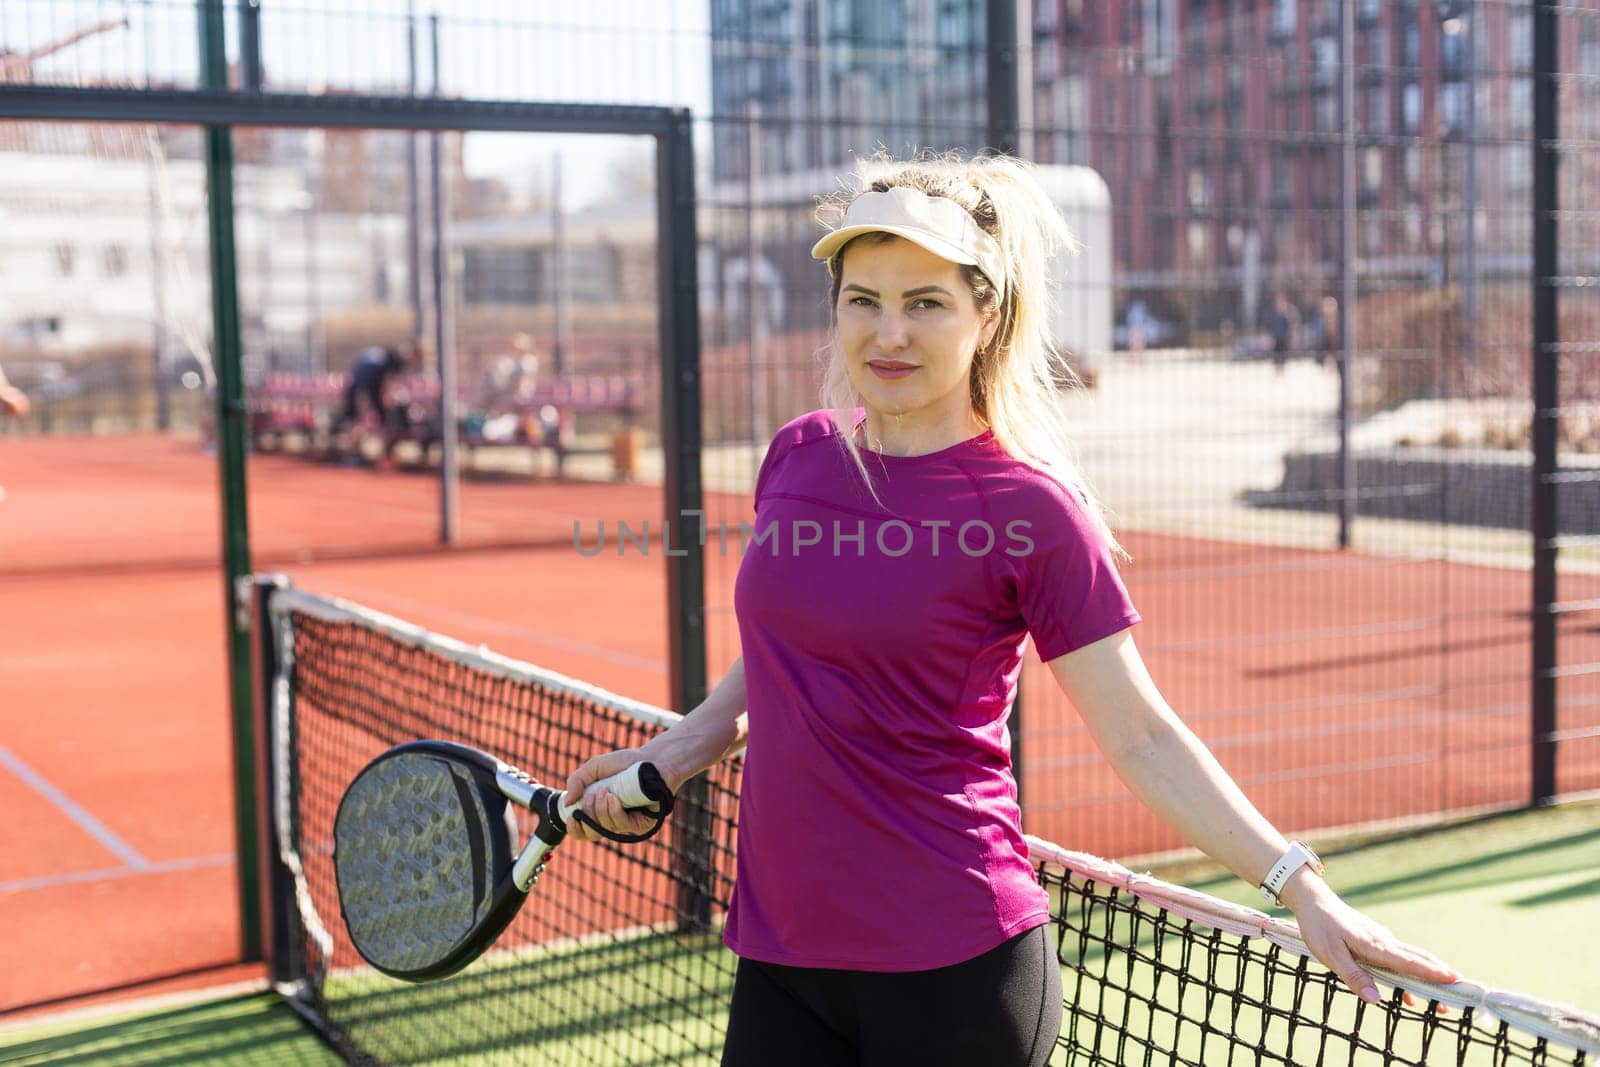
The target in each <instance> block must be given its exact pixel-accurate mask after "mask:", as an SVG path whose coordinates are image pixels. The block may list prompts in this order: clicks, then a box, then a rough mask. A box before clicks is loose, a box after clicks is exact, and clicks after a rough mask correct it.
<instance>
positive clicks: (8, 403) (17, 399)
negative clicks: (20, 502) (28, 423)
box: [0, 368, 28, 500]
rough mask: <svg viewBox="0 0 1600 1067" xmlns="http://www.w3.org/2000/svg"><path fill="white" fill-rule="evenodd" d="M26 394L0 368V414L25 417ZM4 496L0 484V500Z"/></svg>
mask: <svg viewBox="0 0 1600 1067" xmlns="http://www.w3.org/2000/svg"><path fill="white" fill-rule="evenodd" d="M27 414H28V394H27V393H24V392H23V391H22V390H21V389H18V388H17V387H16V386H14V385H12V384H11V383H10V382H8V381H6V372H5V369H4V368H0V416H3V417H5V418H12V419H21V418H26V417H27ZM5 498H6V487H5V486H3V485H0V500H4V499H5Z"/></svg>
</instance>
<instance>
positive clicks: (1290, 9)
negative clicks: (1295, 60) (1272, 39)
mask: <svg viewBox="0 0 1600 1067" xmlns="http://www.w3.org/2000/svg"><path fill="white" fill-rule="evenodd" d="M1299 6H1300V4H1299V0H1275V2H1274V3H1273V5H1272V32H1273V35H1274V36H1277V37H1293V36H1294V18H1295V9H1296V8H1298V7H1299Z"/></svg>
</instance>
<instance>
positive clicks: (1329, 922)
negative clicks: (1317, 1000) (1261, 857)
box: [1280, 870, 1461, 1013]
mask: <svg viewBox="0 0 1600 1067" xmlns="http://www.w3.org/2000/svg"><path fill="white" fill-rule="evenodd" d="M1280 899H1282V901H1283V903H1285V904H1287V905H1288V906H1289V907H1290V908H1292V909H1293V910H1294V915H1295V919H1296V921H1297V922H1298V923H1299V925H1300V937H1301V939H1302V940H1304V941H1305V943H1306V947H1307V948H1309V949H1310V950H1311V954H1312V955H1314V956H1315V957H1316V958H1317V959H1319V960H1321V961H1322V962H1323V963H1324V964H1325V965H1327V967H1328V968H1329V969H1330V970H1332V971H1333V973H1334V974H1336V975H1338V976H1339V980H1340V981H1342V982H1344V984H1345V985H1347V986H1349V987H1350V989H1351V990H1352V991H1354V992H1355V994H1356V995H1357V996H1358V997H1360V998H1361V999H1363V1000H1365V1001H1367V1002H1369V1003H1372V1004H1377V1003H1378V1002H1379V999H1380V998H1379V995H1378V987H1377V984H1376V983H1375V982H1374V981H1373V979H1372V975H1371V974H1369V973H1368V972H1367V970H1366V968H1365V967H1363V966H1362V964H1364V963H1366V964H1372V965H1375V966H1378V967H1382V968H1383V969H1384V970H1386V971H1392V972H1394V973H1395V974H1398V975H1405V976H1408V977H1411V978H1420V979H1422V980H1423V981H1425V982H1432V983H1433V984H1435V985H1449V984H1450V983H1452V982H1459V981H1460V980H1461V975H1460V974H1459V973H1457V972H1456V970H1455V969H1454V968H1452V967H1450V966H1449V965H1448V964H1446V963H1445V962H1444V961H1443V960H1441V959H1440V958H1439V957H1437V956H1435V955H1434V954H1433V953H1431V952H1428V951H1426V950H1425V949H1420V948H1418V947H1416V946H1415V945H1408V944H1406V943H1405V942H1404V941H1401V940H1400V939H1398V938H1397V937H1395V936H1394V934H1393V933H1391V932H1390V931H1389V929H1388V928H1387V927H1385V926H1383V925H1381V924H1380V923H1378V922H1376V921H1374V920H1372V919H1370V918H1368V917H1367V916H1365V915H1363V914H1362V913H1361V912H1359V911H1357V910H1356V909H1355V908H1352V907H1351V906H1350V905H1349V904H1346V903H1345V902H1344V901H1343V900H1342V899H1340V897H1339V894H1337V893H1335V892H1334V891H1333V890H1332V889H1331V888H1329V886H1328V883H1326V882H1324V881H1323V880H1322V879H1321V878H1319V877H1317V876H1316V875H1315V874H1314V873H1312V872H1311V871H1309V870H1307V871H1303V872H1300V873H1298V874H1297V875H1296V876H1295V877H1294V878H1292V879H1291V880H1290V883H1289V885H1288V886H1286V887H1285V888H1284V891H1283V893H1282V896H1281V898H1280ZM1405 1002H1406V1004H1408V1005H1410V1006H1413V1007H1415V1006H1416V998H1415V997H1414V996H1412V995H1411V994H1410V993H1406V994H1405ZM1443 1010H1444V1009H1443V1008H1442V1007H1441V1008H1440V1011H1441V1013H1442V1012H1443Z"/></svg>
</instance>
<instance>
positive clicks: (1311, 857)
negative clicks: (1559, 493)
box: [1261, 841, 1322, 904]
mask: <svg viewBox="0 0 1600 1067" xmlns="http://www.w3.org/2000/svg"><path fill="white" fill-rule="evenodd" d="M1301 867H1310V868H1311V869H1312V870H1313V871H1316V872H1317V874H1319V875H1320V874H1322V859H1321V858H1320V857H1319V856H1318V855H1317V854H1316V853H1315V852H1313V851H1311V846H1310V845H1308V844H1306V843H1305V842H1304V841H1291V842H1289V851H1287V852H1285V853H1284V854H1283V858H1281V859H1280V860H1278V862H1277V863H1274V864H1273V865H1272V870H1270V871H1268V872H1267V876H1266V877H1265V878H1264V879H1262V881H1261V895H1262V896H1264V897H1266V898H1267V902H1268V903H1271V904H1282V903H1283V902H1282V901H1281V900H1279V899H1278V895H1279V894H1280V893H1282V892H1283V887H1284V886H1285V885H1288V884H1289V877H1290V875H1292V874H1294V872H1295V871H1298V870H1299V869H1300V868H1301Z"/></svg>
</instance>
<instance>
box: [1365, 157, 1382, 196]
mask: <svg viewBox="0 0 1600 1067" xmlns="http://www.w3.org/2000/svg"><path fill="white" fill-rule="evenodd" d="M1382 187H1383V149H1381V148H1367V149H1363V150H1362V153H1361V188H1362V189H1363V190H1366V191H1368V192H1374V193H1375V192H1377V191H1378V190H1379V189H1381V188H1382Z"/></svg>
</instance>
